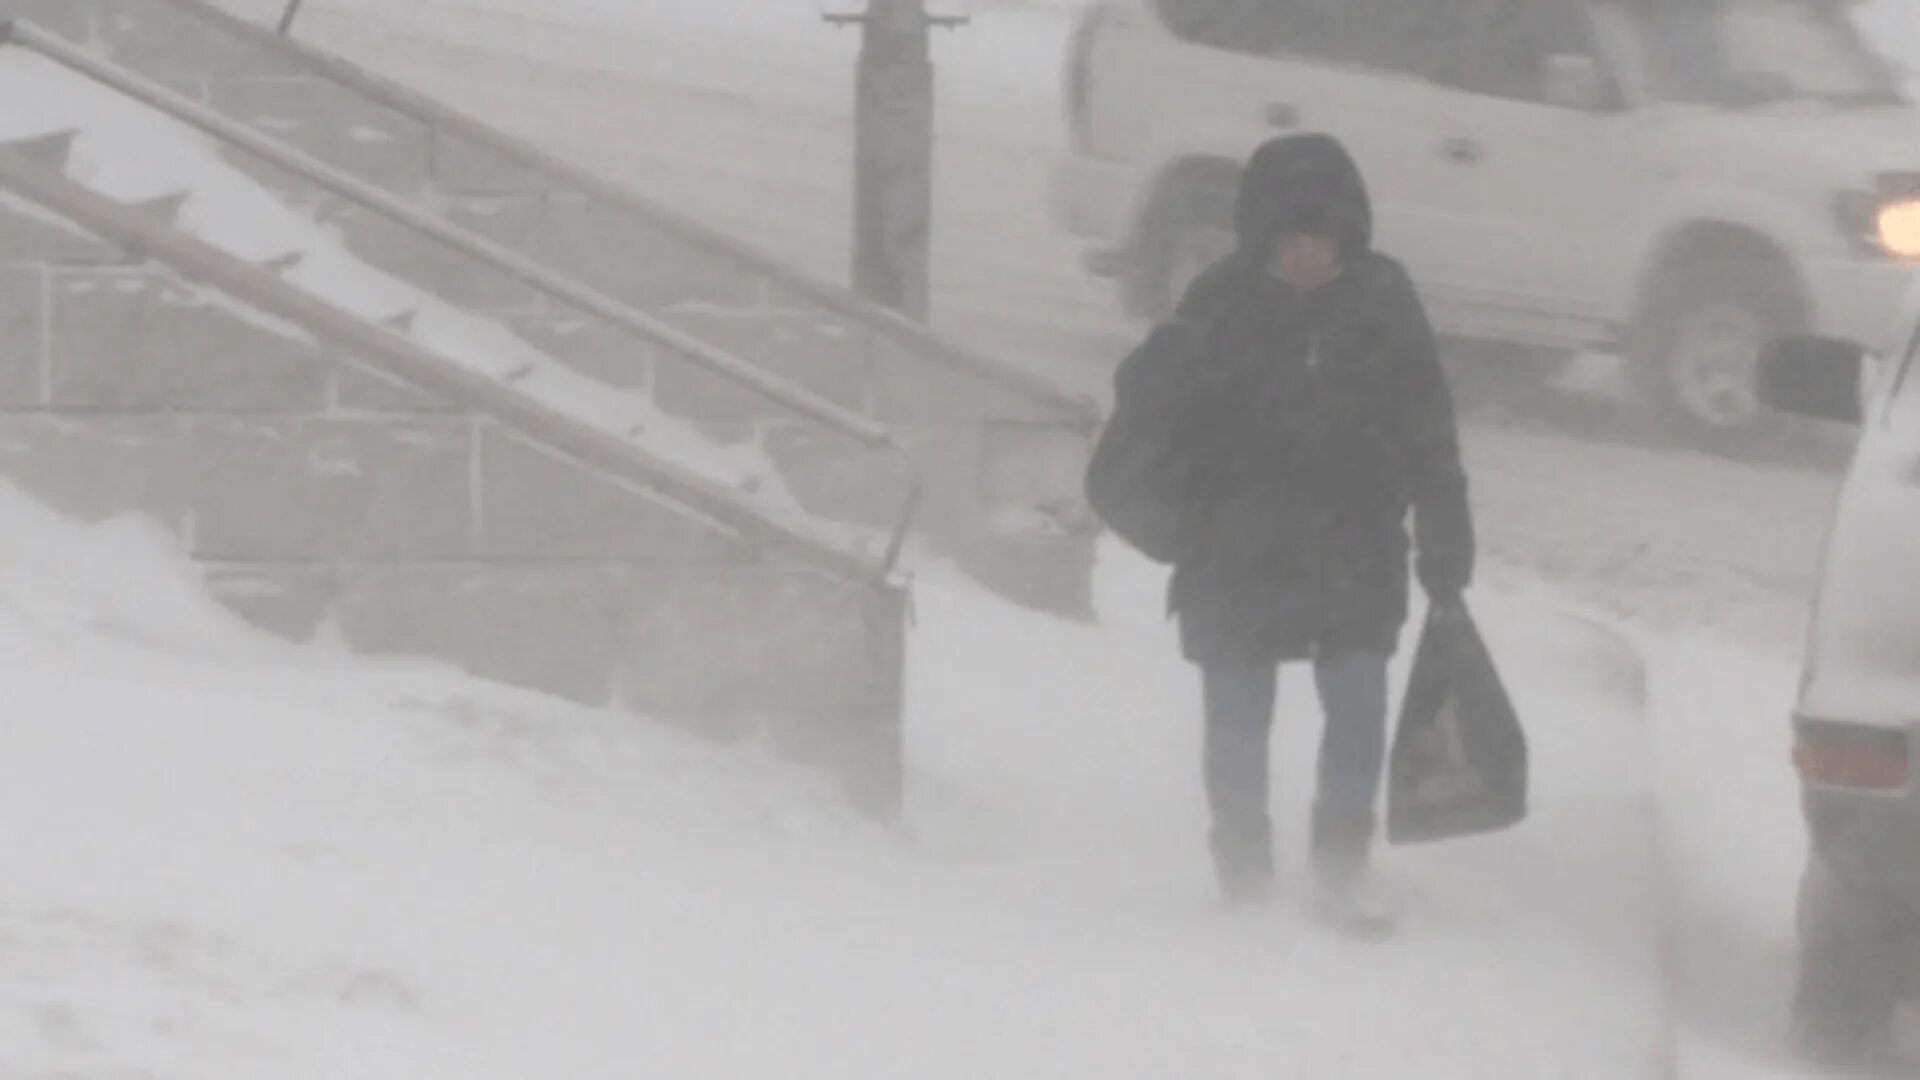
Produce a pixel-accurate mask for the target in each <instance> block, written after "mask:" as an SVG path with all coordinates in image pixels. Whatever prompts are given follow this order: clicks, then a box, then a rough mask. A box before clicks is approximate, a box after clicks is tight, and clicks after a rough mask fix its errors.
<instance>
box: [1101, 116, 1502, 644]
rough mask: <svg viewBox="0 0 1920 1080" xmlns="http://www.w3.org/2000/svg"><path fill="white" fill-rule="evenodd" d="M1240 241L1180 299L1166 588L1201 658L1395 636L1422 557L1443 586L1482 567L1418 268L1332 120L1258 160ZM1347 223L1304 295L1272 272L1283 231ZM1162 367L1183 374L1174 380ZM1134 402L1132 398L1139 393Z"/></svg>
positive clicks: (1334, 228)
mask: <svg viewBox="0 0 1920 1080" xmlns="http://www.w3.org/2000/svg"><path fill="white" fill-rule="evenodd" d="M1236 219H1237V220H1236V228H1237V232H1238V247H1237V250H1236V251H1235V252H1234V254H1233V255H1231V256H1229V257H1228V258H1226V259H1225V260H1223V261H1222V262H1220V263H1218V264H1216V265H1215V266H1213V267H1211V268H1210V269H1209V270H1207V271H1206V272H1205V273H1203V274H1202V275H1201V276H1200V278H1199V279H1198V280H1197V281H1196V282H1195V283H1194V285H1193V286H1192V288H1191V289H1190V290H1189V292H1188V294H1187V295H1186V297H1185V298H1184V299H1183V301H1182V303H1181V305H1180V308H1179V311H1178V314H1177V317H1176V322H1178V323H1180V324H1184V326H1185V328H1186V335H1185V336H1186V338H1187V340H1188V341H1189V343H1190V344H1189V347H1188V348H1186V349H1185V350H1182V351H1181V353H1180V354H1179V355H1178V356H1177V357H1173V358H1162V359H1165V360H1167V361H1168V362H1174V363H1178V364H1179V365H1180V366H1181V367H1182V369H1183V370H1182V372H1181V377H1179V378H1177V379H1173V380H1170V381H1171V383H1172V384H1173V385H1174V386H1176V387H1177V392H1173V393H1169V394H1166V395H1165V396H1164V397H1163V399H1162V400H1161V401H1158V402H1155V403H1153V404H1154V407H1156V408H1161V409H1166V410H1171V412H1170V413H1169V414H1168V415H1169V416H1170V423H1171V427H1172V431H1173V432H1174V434H1173V436H1172V437H1171V439H1170V446H1171V452H1172V454H1173V456H1174V459H1175V460H1176V461H1177V462H1178V463H1179V476H1180V478H1181V479H1180V482H1179V484H1178V485H1177V499H1176V503H1177V507H1178V518H1179V525H1178V527H1177V536H1178V539H1177V543H1176V544H1175V545H1174V548H1175V550H1174V554H1173V562H1174V575H1173V582H1172V586H1171V595H1170V597H1169V601H1170V605H1171V607H1172V609H1173V610H1174V611H1175V612H1176V613H1177V614H1178V616H1179V619H1180V624H1181V636H1182V640H1183V644H1184V648H1185V651H1186V654H1187V656H1188V657H1189V658H1190V659H1192V660H1194V661H1196V662H1199V663H1203V664H1216V663H1223V664H1231V663H1247V664H1266V663H1276V662H1280V661H1284V660H1293V659H1303V658H1306V657H1309V656H1313V655H1318V654H1322V653H1339V652H1344V651H1352V650H1369V651H1377V652H1381V653H1386V654H1391V653H1393V652H1394V651H1395V650H1396V649H1397V646H1398V643H1399V636H1400V632H1401V630H1402V628H1403V626H1404V624H1405V622H1406V618H1407V613H1408V596H1407V593H1408V573H1407V569H1408V560H1409V555H1410V549H1411V548H1412V547H1413V545H1412V543H1411V542H1410V538H1409V536H1408V532H1407V527H1406V521H1407V518H1408V516H1409V511H1411V513H1412V517H1413V521H1414V526H1415V538H1416V539H1417V541H1418V547H1417V551H1418V557H1417V560H1416V565H1417V567H1418V572H1419V577H1420V581H1421V583H1422V585H1423V586H1424V587H1425V589H1426V590H1427V592H1428V593H1429V594H1430V595H1431V596H1436V597H1440V598H1443V599H1444V598H1451V597H1455V596H1457V595H1458V594H1459V593H1460V592H1461V591H1463V590H1464V589H1465V588H1466V587H1467V584H1468V582H1469V580H1470V578H1471V576H1472V572H1473V559H1474V536H1473V525H1472V518H1471V515H1470V512H1469V508H1468V502H1467V482H1466V477H1465V473H1464V471H1463V469H1462V467H1461V461H1460V450H1459V442H1458V437H1457V435H1456V430H1455V424H1454V414H1453V404H1452V400H1451V396H1450V393H1449V391H1448V388H1447V384H1446V381H1445V379H1444V377H1443V375H1442V373H1441V369H1440V363H1439V357H1438V352H1437V349H1436V347H1435V344H1434V337H1433V333H1432V330H1431V329H1430V327H1429V324H1428V322H1427V317H1426V313H1425V311H1424V309H1423V307H1422V305H1421V302H1420V300H1419V297H1418V296H1417V295H1416V293H1415V290H1414V287H1413V284H1412V282H1411V281H1410V279H1409V278H1408V276H1407V273H1406V271H1405V270H1404V269H1403V268H1402V267H1401V266H1400V264H1398V263H1396V262H1395V261H1394V260H1392V259H1391V258H1388V257H1387V256H1385V255H1383V254H1380V253H1378V252H1376V251H1374V250H1373V248H1372V231H1373V216H1372V209H1371V203H1370V201H1369V196H1368V193H1367V189H1366V185H1365V183H1364V182H1363V180H1362V179H1361V176H1360V173H1359V170H1358V168H1357V167H1356V166H1355V164H1354V162H1353V160H1352V158H1351V157H1349V155H1348V154H1347V152H1346V151H1345V149H1344V148H1342V147H1341V145H1340V144H1339V143H1338V142H1337V141H1335V140H1333V139H1331V138H1328V137H1325V136H1319V135H1301V136H1289V137H1285V138H1281V139H1277V140H1274V141H1273V142H1271V143H1268V144H1267V145H1265V146H1263V147H1262V148H1261V149H1260V150H1259V151H1258V152H1257V153H1256V154H1255V155H1254V157H1253V159H1252V160H1251V161H1250V162H1249V163H1248V167H1247V169H1246V171H1245V174H1244V177H1243V180H1242V185H1241V191H1240V198H1239V204H1238V208H1237V215H1236ZM1287 229H1295V230H1314V231H1319V232H1322V233H1329V232H1330V233H1331V234H1332V235H1335V236H1336V237H1337V238H1338V239H1339V242H1340V244H1341V246H1342V250H1343V252H1344V255H1345V261H1346V269H1345V271H1344V273H1343V274H1342V275H1341V276H1340V277H1339V278H1338V279H1337V280H1335V281H1334V282H1332V283H1331V284H1329V285H1327V286H1325V287H1323V288H1320V289H1317V290H1314V291H1312V292H1307V293H1302V292H1300V291H1298V290H1295V289H1293V288H1291V287H1289V286H1287V285H1285V284H1284V283H1282V282H1280V281H1278V280H1277V279H1275V278H1274V277H1272V276H1271V275H1270V274H1269V273H1268V272H1267V270H1266V267H1267V266H1268V264H1269V261H1270V256H1271V253H1272V251H1273V247H1274V244H1275V241H1276V239H1277V237H1278V236H1279V235H1280V233H1281V232H1282V231H1283V230H1287ZM1162 381H1163V383H1164V382H1167V381H1169V380H1162ZM1136 404H1138V403H1136Z"/></svg>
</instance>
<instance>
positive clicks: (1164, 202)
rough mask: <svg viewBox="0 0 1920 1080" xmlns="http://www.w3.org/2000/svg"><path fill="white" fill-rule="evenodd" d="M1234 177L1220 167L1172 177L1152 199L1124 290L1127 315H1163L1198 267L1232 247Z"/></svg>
mask: <svg viewBox="0 0 1920 1080" xmlns="http://www.w3.org/2000/svg"><path fill="white" fill-rule="evenodd" d="M1237 197H1238V180H1237V177H1236V175H1235V174H1233V173H1231V172H1229V171H1228V170H1227V169H1226V168H1225V167H1222V168H1220V169H1196V170H1194V171H1193V172H1192V173H1191V174H1189V175H1187V176H1184V177H1175V178H1174V179H1173V180H1172V181H1171V182H1170V183H1168V185H1167V186H1166V188H1165V189H1164V190H1162V191H1161V192H1160V194H1159V196H1158V197H1156V198H1155V200H1154V205H1153V208H1152V209H1151V210H1150V211H1148V214H1147V220H1146V221H1145V223H1144V225H1143V229H1142V233H1141V239H1140V257H1139V260H1138V262H1137V264H1136V266H1135V268H1134V279H1133V280H1132V281H1131V282H1129V289H1128V292H1129V294H1130V298H1131V300H1132V302H1131V303H1130V304H1129V307H1130V308H1131V309H1132V314H1134V315H1137V316H1140V317H1143V318H1148V319H1155V320H1160V319H1165V318H1168V317H1169V316H1171V315H1172V314H1173V313H1174V310H1175V309H1176V308H1178V307H1179V305H1180V301H1181V299H1182V298H1184V297H1185V296H1186V295H1187V288H1188V287H1189V286H1191V285H1192V284H1193V280H1194V279H1195V278H1197V277H1199V276H1200V274H1201V272H1202V271H1204V270H1206V268H1207V267H1209V266H1212V265H1213V264H1214V263H1215V262H1217V261H1219V260H1220V259H1222V258H1224V257H1226V256H1227V255H1229V254H1231V253H1232V252H1233V248H1234V243H1235V240H1234V233H1233V204H1234V200H1235V199H1236V198H1237Z"/></svg>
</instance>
